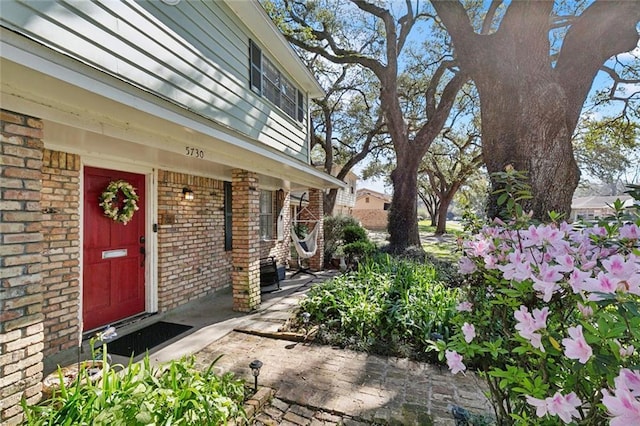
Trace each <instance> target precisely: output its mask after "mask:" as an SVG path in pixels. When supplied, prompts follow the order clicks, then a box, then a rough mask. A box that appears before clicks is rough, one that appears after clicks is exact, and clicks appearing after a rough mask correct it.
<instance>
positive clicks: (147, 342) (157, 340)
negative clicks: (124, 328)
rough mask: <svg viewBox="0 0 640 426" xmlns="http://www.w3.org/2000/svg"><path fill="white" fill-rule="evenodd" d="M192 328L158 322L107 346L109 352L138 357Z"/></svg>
mask: <svg viewBox="0 0 640 426" xmlns="http://www.w3.org/2000/svg"><path fill="white" fill-rule="evenodd" d="M190 328H191V326H189V325H182V324H175V323H172V322H164V321H160V322H156V323H155V324H151V325H150V326H147V327H145V328H141V329H140V330H137V331H134V332H132V333H129V334H126V335H124V336H122V337H119V338H117V339H116V340H114V341H113V342H109V343H108V344H107V352H108V353H110V354H114V355H122V356H126V357H130V356H134V357H136V356H138V355H140V354H142V353H144V352H145V351H147V350H149V349H151V348H154V347H156V346H158V345H160V344H162V343H164V342H166V341H167V340H170V339H172V338H174V337H176V336H177V335H179V334H181V333H184V332H185V331H187V330H189V329H190Z"/></svg>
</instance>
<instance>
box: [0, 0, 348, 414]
mask: <svg viewBox="0 0 640 426" xmlns="http://www.w3.org/2000/svg"><path fill="white" fill-rule="evenodd" d="M1 8H2V14H1V15H0V27H1V28H0V58H1V62H0V67H1V68H0V69H1V72H2V74H1V78H0V79H1V102H2V103H1V108H2V111H1V123H0V126H1V130H2V138H1V139H0V148H1V150H2V158H1V164H2V170H1V171H0V173H1V178H2V188H1V195H2V197H1V198H0V205H1V207H2V208H1V213H0V214H1V219H2V220H1V224H0V230H1V233H0V238H1V243H2V246H1V247H0V253H1V257H0V266H1V274H0V280H1V281H0V333H1V334H0V354H1V355H2V356H0V377H1V379H0V383H2V386H0V423H2V424H5V423H6V424H15V423H18V422H20V419H21V412H20V406H19V401H20V398H21V397H22V396H24V397H25V398H26V399H27V401H29V402H35V401H37V400H38V399H39V398H40V392H41V380H42V377H43V372H47V370H49V371H50V370H51V369H52V368H53V367H54V366H55V362H56V360H59V359H64V358H65V356H68V355H69V354H71V353H74V352H75V353H77V350H78V343H79V341H81V340H82V337H83V336H84V337H86V336H87V335H88V334H89V333H90V332H92V331H94V330H96V329H100V328H102V327H104V326H106V325H107V324H114V323H118V322H123V321H128V320H129V319H131V318H135V317H140V316H144V315H148V314H150V313H156V312H158V313H165V312H167V311H169V310H172V309H175V308H177V307H179V306H182V305H185V304H187V303H188V302H191V301H194V300H196V299H198V298H202V297H204V296H209V295H213V294H214V293H215V292H216V291H217V290H218V289H220V288H222V287H228V286H231V287H232V288H233V309H235V310H238V311H245V312H248V311H251V310H254V309H255V308H256V307H258V306H259V304H260V302H261V296H260V280H259V260H260V258H261V257H264V256H268V255H270V256H276V257H277V258H278V261H279V262H280V263H284V262H285V261H286V260H287V257H288V256H289V243H290V241H289V240H290V238H289V237H290V233H289V226H290V217H289V211H290V209H289V205H290V195H289V194H290V192H291V191H292V190H301V191H306V192H307V193H308V199H309V205H308V208H309V210H310V211H314V212H316V213H317V215H318V217H320V218H321V217H322V214H321V212H322V194H323V191H324V190H326V189H327V188H330V187H341V186H344V184H343V183H342V182H340V181H338V180H337V179H335V178H333V177H331V176H329V175H327V174H325V173H322V172H321V171H318V170H317V169H316V168H315V167H313V166H312V165H310V164H309V163H310V162H309V150H310V144H309V134H308V128H309V123H308V105H309V99H310V98H314V97H319V96H321V95H322V89H321V87H320V86H319V84H318V83H317V82H316V81H315V80H314V79H313V77H312V75H311V73H310V72H309V71H308V70H307V68H305V67H304V65H303V64H302V62H301V61H300V60H299V58H298V57H297V56H296V54H295V52H294V51H293V50H292V49H291V47H290V46H289V45H288V43H287V42H286V40H285V39H284V37H282V35H281V34H280V33H279V31H278V30H277V28H276V27H275V26H274V25H273V24H272V22H271V21H270V20H269V18H268V16H267V15H266V13H265V12H264V10H263V9H262V7H261V6H260V5H259V3H258V2H257V1H242V2H239V1H233V0H224V1H207V2H204V1H202V2H200V1H198V2H196V1H179V0H178V1H176V0H164V1H134V0H122V1H115V0H108V1H107V0H103V1H92V2H89V1H73V2H71V1H53V0H39V1H37V2H22V1H18V0H2V5H1ZM119 181H122V182H123V183H118V182H119ZM118 185H119V186H120V187H122V186H123V185H124V191H126V190H127V188H128V186H127V185H131V187H132V188H134V189H135V192H136V193H137V196H138V197H139V198H138V200H137V208H138V210H137V211H133V210H132V212H133V215H132V216H131V217H129V216H128V215H126V214H125V215H122V213H123V211H122V210H121V211H118V212H116V211H115V207H117V206H119V207H123V201H125V199H126V198H128V199H129V202H130V203H131V202H132V197H125V196H124V192H123V190H122V189H120V190H118V188H117V186H118ZM107 189H113V190H114V191H113V192H112V194H113V196H114V199H113V200H111V202H110V201H109V200H107V201H106V202H105V203H103V204H102V205H101V204H100V198H101V197H103V196H105V195H108V193H107V192H105V191H106V190H107ZM130 207H133V205H132V204H130ZM105 211H106V212H107V213H111V214H112V215H114V217H115V218H116V219H118V218H119V219H121V222H118V221H116V220H112V219H111V218H109V217H107V216H106V215H105ZM125 213H126V212H125ZM128 219H130V221H128ZM127 221H128V223H126V224H123V223H122V222H127ZM320 226H322V223H320ZM320 235H322V232H320ZM318 244H319V245H320V247H322V240H320V241H319V242H318ZM311 266H312V267H313V268H316V269H320V268H321V266H322V249H320V250H319V251H318V255H317V256H316V257H314V258H313V259H312V260H311ZM213 297H215V295H213ZM43 362H44V365H43Z"/></svg>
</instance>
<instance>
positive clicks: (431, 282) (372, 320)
mask: <svg viewBox="0 0 640 426" xmlns="http://www.w3.org/2000/svg"><path fill="white" fill-rule="evenodd" d="M458 295H459V291H458V290H457V289H452V288H450V287H448V286H447V285H446V284H445V283H443V282H442V281H440V280H439V279H438V272H437V271H436V269H435V268H434V267H433V265H430V264H421V263H416V262H412V261H409V260H403V259H396V258H393V257H391V256H389V255H377V256H373V257H372V258H370V259H367V260H365V261H364V262H362V263H361V264H360V265H359V266H358V268H357V270H355V271H352V272H350V273H348V274H345V275H341V276H339V277H336V278H334V279H332V280H330V281H327V282H325V283H323V284H320V285H317V286H315V287H313V288H312V289H311V290H310V291H309V293H308V294H307V297H306V298H305V299H303V300H302V301H301V304H300V308H301V309H300V312H303V313H308V314H309V317H310V322H311V323H312V324H315V325H320V332H319V336H318V338H319V339H320V340H321V341H323V342H325V343H329V344H338V345H341V346H344V347H349V348H353V349H357V350H363V351H369V352H373V353H379V354H388V355H391V354H393V355H399V356H411V357H412V358H415V359H421V360H428V359H429V360H434V359H435V357H434V356H433V355H432V354H428V353H426V349H427V347H428V346H429V343H430V339H432V335H433V333H436V334H438V335H442V336H449V335H450V330H451V322H450V321H451V319H452V318H453V316H454V314H455V306H456V305H457V302H458Z"/></svg>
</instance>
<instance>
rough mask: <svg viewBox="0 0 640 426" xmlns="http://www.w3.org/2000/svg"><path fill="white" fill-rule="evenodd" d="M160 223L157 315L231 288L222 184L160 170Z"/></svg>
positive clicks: (212, 180) (216, 181)
mask: <svg viewBox="0 0 640 426" xmlns="http://www.w3.org/2000/svg"><path fill="white" fill-rule="evenodd" d="M184 187H188V188H189V189H191V190H192V191H193V193H194V199H193V200H185V199H184V197H183V194H182V189H183V188H184ZM158 224H159V225H158V309H159V311H160V312H165V311H168V310H170V309H174V308H176V307H178V306H180V305H183V304H185V303H186V302H189V301H192V300H195V299H198V298H200V297H203V296H206V295H207V294H210V293H212V292H214V291H215V290H217V289H219V288H221V287H225V286H229V285H231V252H230V251H225V249H224V182H223V181H220V180H215V179H210V178H204V177H197V176H191V175H186V174H182V173H174V172H168V171H162V170H161V171H159V172H158Z"/></svg>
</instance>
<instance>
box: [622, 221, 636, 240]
mask: <svg viewBox="0 0 640 426" xmlns="http://www.w3.org/2000/svg"><path fill="white" fill-rule="evenodd" d="M620 238H626V239H629V240H637V239H640V228H638V225H636V224H635V223H633V224H626V225H623V226H622V228H620Z"/></svg>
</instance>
